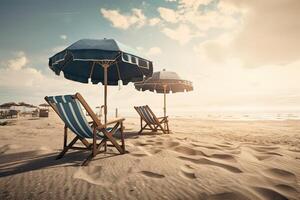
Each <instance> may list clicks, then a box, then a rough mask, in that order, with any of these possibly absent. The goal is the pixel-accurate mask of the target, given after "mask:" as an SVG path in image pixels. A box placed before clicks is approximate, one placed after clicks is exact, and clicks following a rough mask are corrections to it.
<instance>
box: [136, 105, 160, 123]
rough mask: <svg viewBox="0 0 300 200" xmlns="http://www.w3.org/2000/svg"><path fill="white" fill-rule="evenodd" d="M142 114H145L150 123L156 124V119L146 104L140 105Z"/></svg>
mask: <svg viewBox="0 0 300 200" xmlns="http://www.w3.org/2000/svg"><path fill="white" fill-rule="evenodd" d="M140 111H141V114H142V115H143V117H144V119H146V120H147V121H148V123H150V124H156V121H155V120H154V118H153V116H152V115H151V114H150V113H149V112H148V111H147V108H146V106H141V107H140Z"/></svg>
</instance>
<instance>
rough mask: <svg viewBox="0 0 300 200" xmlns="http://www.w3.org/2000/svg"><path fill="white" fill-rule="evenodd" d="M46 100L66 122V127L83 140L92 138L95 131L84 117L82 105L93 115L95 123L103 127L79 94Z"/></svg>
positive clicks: (52, 97) (47, 98)
mask: <svg viewBox="0 0 300 200" xmlns="http://www.w3.org/2000/svg"><path fill="white" fill-rule="evenodd" d="M45 100H46V101H47V102H48V103H49V105H50V106H51V107H52V108H53V109H54V110H55V111H56V113H57V114H58V115H59V116H60V118H61V119H62V120H63V121H64V123H65V125H66V126H67V127H68V128H69V129H71V130H72V131H73V132H74V133H75V134H76V135H78V136H80V137H82V138H92V137H93V130H92V128H91V126H90V125H89V123H88V121H87V119H86V117H85V116H84V114H83V112H82V108H81V106H80V104H81V105H83V107H84V108H85V109H86V110H87V112H88V113H89V114H91V115H90V116H91V118H92V119H93V121H94V123H96V124H97V125H101V122H100V121H99V120H98V119H95V116H93V114H94V113H93V111H92V109H91V108H90V107H89V106H88V105H87V103H86V102H85V101H84V99H83V98H82V96H81V95H80V94H79V93H77V94H75V95H61V96H50V97H45ZM87 107H88V108H87ZM90 112H92V113H90ZM94 115H95V114H94Z"/></svg>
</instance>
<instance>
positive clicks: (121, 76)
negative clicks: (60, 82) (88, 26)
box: [49, 39, 153, 85]
mask: <svg viewBox="0 0 300 200" xmlns="http://www.w3.org/2000/svg"><path fill="white" fill-rule="evenodd" d="M107 63H108V64H109V67H108V69H107V85H118V81H119V80H122V81H123V84H124V85H127V84H128V83H129V82H135V81H142V80H143V78H144V76H146V77H149V76H151V75H152V73H153V66H152V62H151V61H149V60H147V59H144V58H142V57H140V56H139V54H138V53H137V52H135V50H133V49H131V48H130V47H127V46H126V45H124V44H122V43H120V42H118V41H116V40H114V39H102V40H96V39H82V40H79V41H77V42H75V43H74V44H72V45H71V46H69V47H67V48H66V49H64V50H63V51H61V52H59V53H57V54H55V55H54V56H52V57H51V58H49V67H50V69H52V70H53V71H54V72H55V74H57V75H59V74H60V72H61V71H62V72H63V73H64V77H65V78H66V79H69V80H73V81H77V82H81V83H88V82H89V79H90V80H91V82H92V83H93V84H98V83H99V82H101V83H102V84H105V83H104V76H105V68H104V67H103V64H107Z"/></svg>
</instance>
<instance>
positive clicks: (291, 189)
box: [275, 184, 298, 196]
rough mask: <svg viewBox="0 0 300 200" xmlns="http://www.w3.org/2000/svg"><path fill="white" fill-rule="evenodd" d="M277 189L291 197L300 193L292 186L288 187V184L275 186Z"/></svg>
mask: <svg viewBox="0 0 300 200" xmlns="http://www.w3.org/2000/svg"><path fill="white" fill-rule="evenodd" d="M275 187H276V188H277V189H278V190H279V191H282V192H283V193H288V194H290V195H291V196H294V195H297V193H298V191H297V190H296V189H295V188H294V187H292V186H290V185H286V184H278V185H275Z"/></svg>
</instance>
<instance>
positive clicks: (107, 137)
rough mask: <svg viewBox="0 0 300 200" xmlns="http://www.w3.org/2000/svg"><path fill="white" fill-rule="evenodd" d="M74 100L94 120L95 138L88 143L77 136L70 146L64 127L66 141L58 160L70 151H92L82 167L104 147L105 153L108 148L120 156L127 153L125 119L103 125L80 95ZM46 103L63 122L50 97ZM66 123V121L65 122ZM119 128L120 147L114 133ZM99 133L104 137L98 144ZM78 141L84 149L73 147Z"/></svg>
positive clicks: (76, 95) (92, 124)
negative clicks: (109, 128)
mask: <svg viewBox="0 0 300 200" xmlns="http://www.w3.org/2000/svg"><path fill="white" fill-rule="evenodd" d="M73 98H74V99H77V100H78V101H79V102H80V103H81V105H82V106H83V107H84V109H85V110H86V111H87V113H88V114H89V115H90V117H91V118H92V121H91V122H89V124H91V127H92V129H93V138H92V143H90V142H88V140H87V139H86V138H82V137H80V136H78V135H76V136H75V137H74V138H73V140H72V141H71V142H70V143H69V144H68V141H67V139H68V127H67V126H66V124H65V127H64V141H63V150H62V151H61V153H60V154H59V155H58V156H57V157H56V159H60V158H62V157H63V156H64V155H65V153H66V152H67V151H68V150H69V149H75V150H89V151H92V153H91V154H90V155H89V156H88V157H87V158H86V159H85V160H84V162H83V163H82V165H87V164H88V163H89V161H91V160H92V159H93V158H94V157H95V156H96V155H97V154H99V153H101V152H100V149H101V147H104V152H106V150H107V146H113V147H115V148H116V149H117V150H118V151H119V153H120V154H124V153H125V140H124V133H123V131H124V126H123V121H124V120H125V119H124V118H119V119H116V120H113V121H109V122H107V123H106V124H102V123H101V121H100V120H99V119H98V117H97V116H96V114H95V113H94V111H93V110H92V109H91V107H90V106H89V105H88V104H87V102H86V101H85V100H84V98H83V97H82V96H81V95H80V94H79V93H76V94H75V95H74V96H73ZM45 100H46V102H47V103H48V104H49V105H50V106H51V107H52V108H53V110H54V111H55V112H56V113H57V114H58V116H59V117H60V118H61V119H62V120H63V118H62V117H61V116H60V114H59V112H58V110H57V108H56V106H55V104H53V103H51V102H50V101H49V99H48V97H47V96H46V97H45ZM63 121H64V120H63ZM111 124H115V125H114V126H113V128H112V129H111V130H110V131H107V129H106V127H107V126H108V125H111ZM118 127H120V128H119V130H120V132H121V145H119V144H118V143H117V141H116V139H115V138H114V137H113V135H114V133H115V132H116V131H117V130H118ZM97 132H102V133H103V135H104V137H103V138H102V140H101V141H100V142H99V143H97V140H99V138H100V137H99V136H97ZM78 140H80V141H81V142H82V144H83V145H84V147H77V146H73V145H74V144H75V143H76V142H77V141H78ZM108 141H109V142H111V144H112V145H108V144H107V142H108Z"/></svg>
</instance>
